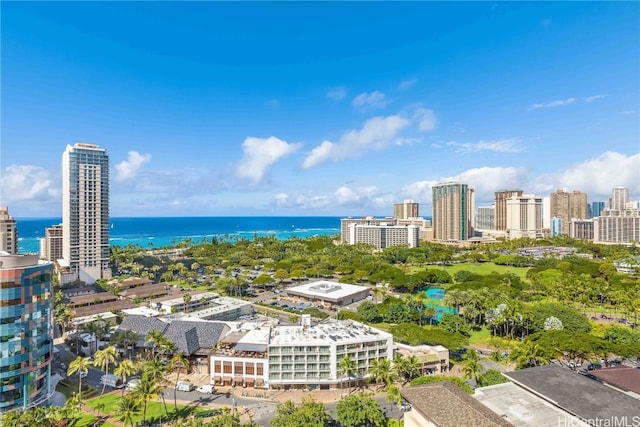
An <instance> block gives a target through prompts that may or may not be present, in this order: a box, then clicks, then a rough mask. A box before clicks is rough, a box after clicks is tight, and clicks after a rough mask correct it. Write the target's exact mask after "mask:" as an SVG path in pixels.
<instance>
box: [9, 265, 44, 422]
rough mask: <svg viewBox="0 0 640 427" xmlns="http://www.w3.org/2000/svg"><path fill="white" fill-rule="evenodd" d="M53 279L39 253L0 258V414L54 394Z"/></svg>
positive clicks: (42, 400)
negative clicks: (51, 380)
mask: <svg viewBox="0 0 640 427" xmlns="http://www.w3.org/2000/svg"><path fill="white" fill-rule="evenodd" d="M52 277H53V266H52V264H51V263H50V262H45V261H38V255H8V254H6V253H5V254H0V416H2V414H3V413H5V412H9V411H12V410H14V409H21V410H23V409H27V408H30V407H33V406H36V405H41V404H45V403H47V401H48V400H49V397H50V396H51V395H52V394H53V391H54V390H53V389H52V387H51V383H50V378H51V356H52V354H53V329H52V325H53V307H52V303H53V296H52Z"/></svg>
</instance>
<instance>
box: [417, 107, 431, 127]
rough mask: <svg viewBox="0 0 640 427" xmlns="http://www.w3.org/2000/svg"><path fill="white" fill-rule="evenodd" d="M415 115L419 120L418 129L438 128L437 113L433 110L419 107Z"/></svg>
mask: <svg viewBox="0 0 640 427" xmlns="http://www.w3.org/2000/svg"><path fill="white" fill-rule="evenodd" d="M414 115H415V117H416V119H417V120H418V129H420V130H421V131H429V130H434V129H435V128H436V115H435V113H434V112H433V110H429V109H426V108H418V109H417V110H416V112H415V114H414Z"/></svg>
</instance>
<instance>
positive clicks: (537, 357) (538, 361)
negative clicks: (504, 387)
mask: <svg viewBox="0 0 640 427" xmlns="http://www.w3.org/2000/svg"><path fill="white" fill-rule="evenodd" d="M511 359H512V360H514V361H515V362H516V363H517V365H518V369H522V368H527V367H530V366H538V365H546V364H547V363H548V362H549V361H548V359H547V358H546V357H545V356H544V353H543V350H542V348H541V347H540V346H539V345H538V344H536V343H535V342H533V341H531V340H525V341H523V342H522V343H521V344H520V345H519V346H517V347H516V348H515V349H514V350H513V351H512V352H511Z"/></svg>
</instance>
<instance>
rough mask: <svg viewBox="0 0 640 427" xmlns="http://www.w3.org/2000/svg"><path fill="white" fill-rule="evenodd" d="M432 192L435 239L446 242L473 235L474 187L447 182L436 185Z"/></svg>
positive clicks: (465, 238) (463, 239)
mask: <svg viewBox="0 0 640 427" xmlns="http://www.w3.org/2000/svg"><path fill="white" fill-rule="evenodd" d="M432 193H433V231H434V239H435V240H441V241H445V242H446V241H465V240H468V239H470V238H471V237H473V225H474V222H475V218H474V213H475V206H474V203H475V202H474V200H475V199H474V190H473V188H472V187H469V186H468V185H467V184H463V183H459V182H446V183H441V184H437V185H434V186H433V188H432Z"/></svg>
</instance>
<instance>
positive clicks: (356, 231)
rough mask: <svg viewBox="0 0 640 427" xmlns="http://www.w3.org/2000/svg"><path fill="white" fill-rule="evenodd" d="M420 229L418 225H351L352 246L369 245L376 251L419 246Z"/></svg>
mask: <svg viewBox="0 0 640 427" xmlns="http://www.w3.org/2000/svg"><path fill="white" fill-rule="evenodd" d="M419 236H420V229H419V228H418V226H416V225H395V224H394V221H393V220H392V222H391V223H386V222H381V223H380V224H379V225H365V224H349V240H348V241H347V243H348V244H350V245H355V244H356V243H367V244H369V245H373V247H375V248H376V249H386V248H389V247H391V246H408V247H410V248H415V247H416V246H418V240H419Z"/></svg>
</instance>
